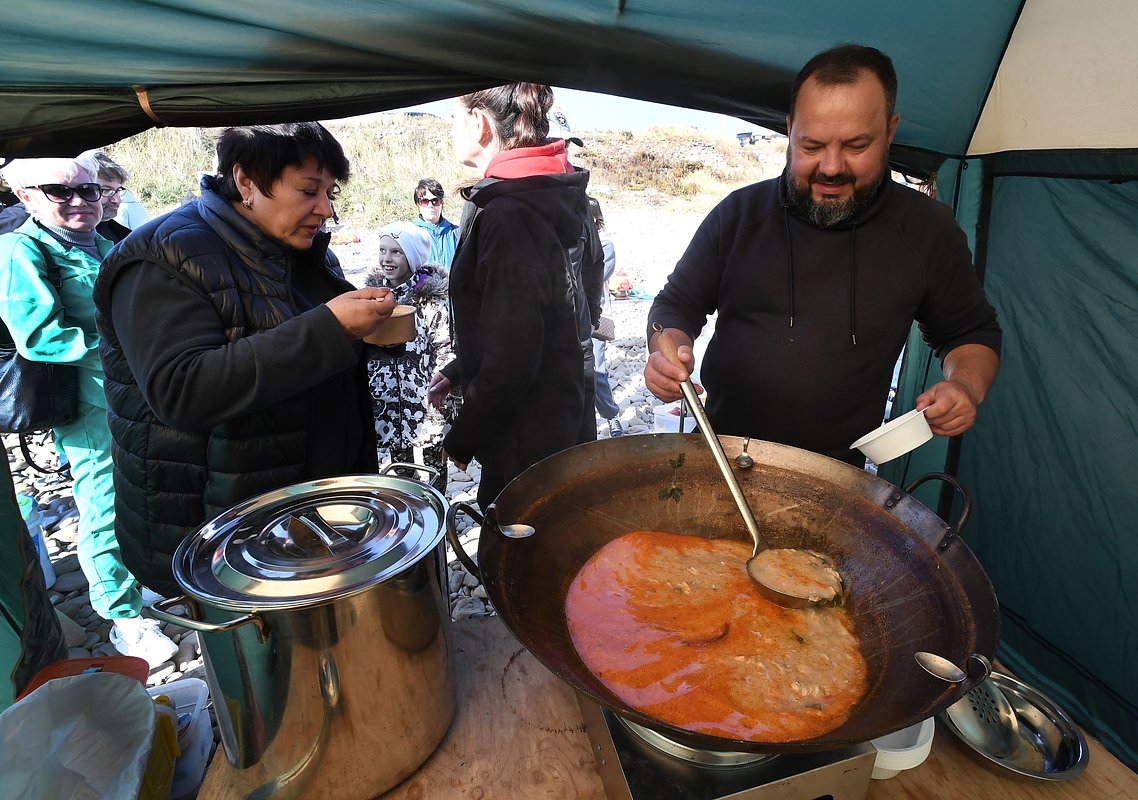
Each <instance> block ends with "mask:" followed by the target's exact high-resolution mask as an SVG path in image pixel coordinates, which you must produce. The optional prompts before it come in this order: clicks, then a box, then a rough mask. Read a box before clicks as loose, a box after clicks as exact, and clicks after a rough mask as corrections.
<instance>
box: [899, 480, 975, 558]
mask: <svg viewBox="0 0 1138 800" xmlns="http://www.w3.org/2000/svg"><path fill="white" fill-rule="evenodd" d="M931 480H941V481H944V482H945V483H947V484H948V485H949V486H951V487H952V488H953V489H955V490H956V493H957V494H958V495H960V502H961V504H962V505H961V509H960V519H958V520H956V524H955V525H951V526H949V529H948V533H946V534H945V535H944V538H943V539H941V540H940V544H939V545H938V546H937V549H939V550H943V549H945V548H946V547H948V545H949V543H950V542H951V541H952V540H953V539H955V538H956V537H957V536H958V535H959V534H960V532H961V531H962V530H964V526H965V524H967V522H968V517H970V516H971V515H972V499H971V498H970V497H969V496H968V490H967V489H965V488H964V487H963V486H962V485H961V484H960V481H958V480H956V478H954V477H953V476H952V475H949V474H948V473H945V472H928V473H925V474H924V475H920V476H918V477H917V478H916V479H915V480H914V481H913V482H912V483H910V484H909V485H908V486H906V487H905V491H906V492H908V493H909V494H912V493H913V490H914V489H916V488H917V487H918V486H920V485H921V484H922V483H925V482H927V481H931Z"/></svg>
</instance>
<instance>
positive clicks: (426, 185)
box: [411, 178, 446, 203]
mask: <svg viewBox="0 0 1138 800" xmlns="http://www.w3.org/2000/svg"><path fill="white" fill-rule="evenodd" d="M427 195H430V196H431V197H446V192H444V191H443V185H442V184H441V183H439V182H438V181H436V180H435V179H434V178H423V180H421V181H419V182H418V183H417V184H416V185H415V192H414V195H413V196H412V198H411V199H412V200H414V201H415V202H416V203H418V202H419V201H420V200H422V199H423V198H424V197H426V196H427Z"/></svg>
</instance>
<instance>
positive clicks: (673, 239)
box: [3, 209, 703, 685]
mask: <svg viewBox="0 0 1138 800" xmlns="http://www.w3.org/2000/svg"><path fill="white" fill-rule="evenodd" d="M607 214H608V219H609V225H608V228H609V232H610V234H611V235H612V238H613V241H614V242H615V244H616V248H617V269H618V270H622V271H624V272H626V273H627V274H628V276H629V278H630V280H631V281H632V283H633V285H634V287H635V289H634V291H633V293H632V295H631V296H630V297H629V298H627V299H622V300H612V301H611V302H610V303H609V308H608V311H607V312H606V313H607V314H608V315H609V316H611V317H612V318H613V319H614V321H615V323H616V334H617V338H616V340H615V341H613V342H610V343H609V344H608V346H607V358H608V370H609V378H610V382H611V384H612V387H613V393H614V396H615V398H616V400H617V402H618V404H619V405H620V409H621V410H620V419H621V422H622V424H623V426H624V430H625V432H626V433H627V434H628V435H635V434H639V433H646V432H649V431H651V430H652V428H653V414H652V408H653V406H655V405H657V401H655V399H654V398H652V397H651V396H650V395H649V394H648V393H647V392H646V391H645V389H644V378H643V369H644V362H645V358H646V355H645V349H644V328H645V322H646V318H647V312H648V308H649V306H650V305H651V298H652V296H653V295H654V294H655V293H656V291H658V290H659V288H660V286H662V285H663V282H664V280H665V278H666V277H667V274H668V273H669V272H670V271H671V268H672V266H673V265H674V264H675V261H676V259H677V258H678V257H679V255H680V254H681V253H682V251H683V248H684V247H685V246H686V245H687V242H688V240H689V239H690V238H691V235H692V233H693V232H694V230H695V227H696V225H697V224H698V222H699V220H700V219H701V218H702V216H703V212H702V211H700V210H687V211H681V212H667V211H664V210H662V209H642V210H635V209H634V210H618V209H613V210H608V211H607ZM337 233H339V234H340V236H339V237H338V238H341V239H344V240H346V241H345V243H344V244H342V245H339V246H337V247H336V248H335V249H336V250H337V252H338V253H339V254H340V258H341V260H342V261H343V263H344V265H345V268H346V270H345V271H346V272H347V274H348V276H349V278H350V279H351V278H353V277H357V278H358V276H359V275H360V274H362V272H363V271H364V270H366V269H367V268H368V267H370V266H371V265H372V264H374V263H375V261H374V252H375V243H376V242H375V232H374V231H358V232H353V231H352V230H351V228H350V226H344V227H343V228H341V230H340V231H338V232H337ZM352 239H358V241H355V242H353V241H351V240H352ZM597 429H598V435H599V436H600V437H601V438H603V437H606V436H608V425H607V423H605V421H604V420H600V419H598V425H597ZM3 445H4V448H5V450H6V451H7V456H8V462H9V466H10V468H11V470H12V475H13V479H14V482H15V487H16V492H17V493H18V494H25V495H30V496H32V497H34V498H35V499H36V500H37V503H38V507H39V511H40V514H41V523H42V527H43V531H44V542H45V545H46V547H47V551H48V553H49V554H50V557H51V562H52V568H53V570H54V572H55V575H56V578H55V583H54V584H53V585H52V587H51V589H50V596H51V601H52V603H53V604H55V607H56V609H57V610H58V611H59V612H60V614H59V616H60V620H61V624H63V626H64V631H65V634H66V638H67V644H68V648H69V650H68V652H69V655H70V657H72V658H86V657H90V656H92V655H95V656H104V655H106V656H109V655H115V654H116V652H115V650H114V648H113V646H112V645H111V644H110V641H109V639H108V635H109V631H110V623H109V622H107V621H106V620H103V619H101V618H100V617H99V616H98V615H97V614H95V612H94V611H93V610H92V608H91V605H90V602H89V598H88V593H87V589H88V587H87V580H86V578H85V577H84V576H83V573H82V571H80V569H79V561H78V556H77V555H76V551H75V540H76V536H77V532H78V521H79V515H78V511H77V510H76V508H75V502H74V498H73V496H72V493H71V483H70V481H69V480H62V479H58V478H51V477H45V476H43V475H41V474H40V473H38V472H35V471H34V470H33V469H32V468H31V467H29V466H28V465H27V464H26V462H25V460H24V457H23V456H22V455H21V453H20V449H19V446H18V440H17V438H16V437H15V436H4V437H3ZM32 453H33V458H34V460H35V461H36V462H37V463H39V464H41V465H45V464H54V463H56V460H55V451H54V449H53V447H52V445H51V442H50V440H48V441H46V442H42V443H40V442H37V443H33V449H32ZM478 472H479V470H478V465H477V463H475V464H472V465H471V466H470V467H469V469H468V470H467V471H466V472H462V471H459V470H456V469H455V468H454V467H453V465H452V466H451V471H450V475H449V483H448V487H447V496H448V499H450V500H452V501H455V500H465V501H468V502H471V503H473V502H474V495H475V493H476V491H477V481H478ZM460 523H461V535H460V540H461V541H462V543H463V544H464V546H465V547H466V548H467V552H474V551H475V550H476V549H477V535H478V531H477V529H476V528H474V527H472V524H473V523H472V521H471V520H470V519H467V518H464V517H460ZM448 557H449V567H450V575H449V589H450V596H451V613H452V616H453V617H454V618H455V619H465V618H469V617H473V616H481V615H485V614H490V613H493V612H492V609H491V608H490V605H489V603H488V602H487V600H486V593H485V591H484V590H483V588H482V587H481V586H480V585H479V582H478V580H477V578H475V577H474V576H473V575H470V574H469V573H467V572H466V570H465V569H464V568H463V567H462V565H461V564H460V563H459V562H458V560H457V559H456V558H455V557H454V555H453V553H449V552H448ZM175 611H177V609H175ZM163 629H164V631H165V633H166V635H168V636H169V637H170V638H171V639H173V640H175V641H176V642H177V643H178V645H179V648H178V652H177V654H176V655H175V656H174V658H173V659H172V660H170V661H168V662H166V663H165V664H163V665H161V666H159V667H157V668H155V669H154V670H153V671H152V672H151V674H150V680H149V683H150V685H157V684H161V683H165V682H169V681H173V680H177V679H178V678H182V677H188V676H192V677H201V676H202V673H203V672H204V668H203V666H202V659H201V651H200V647H199V645H198V641H197V634H196V633H195V632H193V631H189V630H186V629H185V628H181V627H180V626H177V625H174V624H164V625H163Z"/></svg>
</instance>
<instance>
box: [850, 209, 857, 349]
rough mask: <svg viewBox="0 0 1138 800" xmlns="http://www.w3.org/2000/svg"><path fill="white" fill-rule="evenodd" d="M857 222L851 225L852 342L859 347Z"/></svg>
mask: <svg viewBox="0 0 1138 800" xmlns="http://www.w3.org/2000/svg"><path fill="white" fill-rule="evenodd" d="M855 231H857V224H856V223H855V224H853V225H851V226H850V342H852V343H853V346H854V347H857V247H855V243H856V240H855V239H854V232H855Z"/></svg>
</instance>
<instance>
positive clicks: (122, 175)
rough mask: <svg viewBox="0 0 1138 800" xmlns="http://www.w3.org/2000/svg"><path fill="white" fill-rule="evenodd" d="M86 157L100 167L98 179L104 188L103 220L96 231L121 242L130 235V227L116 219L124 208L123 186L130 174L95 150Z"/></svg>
mask: <svg viewBox="0 0 1138 800" xmlns="http://www.w3.org/2000/svg"><path fill="white" fill-rule="evenodd" d="M84 155H90V156H91V158H93V159H94V160H95V163H96V164H98V165H99V174H98V176H97V177H98V180H99V186H101V187H102V195H103V219H102V221H100V222H99V224H98V225H96V226H95V231H96V232H97V233H98V234H99V235H100V236H102V237H104V238H107V239H110V240H111V241H112V242H121V241H122V240H123V239H125V238H126V237H127V234H128V233H130V226H127V225H124V224H123V223H121V222H119V221H118V220H116V219H115V217H117V216H118V213H119V208H120V207H121V206H122V200H123V193H124V192H126V187H124V186H123V184H124V183H126V179H127V178H129V177H130V173H129V172H127V171H126V170H125V169H123V168H122V167H120V166H119V165H118V164H116V163H115V162H114V161H113V160H111V157H110V156H108V155H107V154H106V153H103V152H100V151H98V150H93V151H88V152H87V153H85V154H84Z"/></svg>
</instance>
